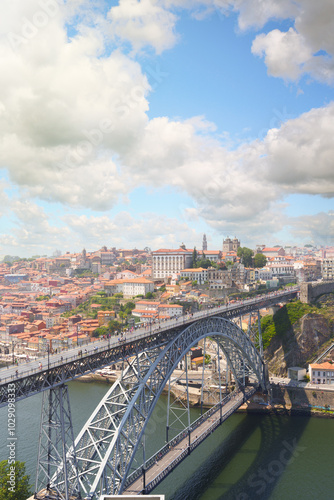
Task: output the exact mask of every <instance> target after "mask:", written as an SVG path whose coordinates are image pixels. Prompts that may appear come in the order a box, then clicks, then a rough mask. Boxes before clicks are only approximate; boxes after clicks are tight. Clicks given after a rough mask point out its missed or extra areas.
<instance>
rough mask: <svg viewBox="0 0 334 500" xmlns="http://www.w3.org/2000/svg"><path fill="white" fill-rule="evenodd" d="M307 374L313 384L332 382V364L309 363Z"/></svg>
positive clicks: (333, 367) (333, 366)
mask: <svg viewBox="0 0 334 500" xmlns="http://www.w3.org/2000/svg"><path fill="white" fill-rule="evenodd" d="M309 375H310V382H312V383H313V384H334V365H332V364H331V363H328V362H326V363H319V364H312V365H309Z"/></svg>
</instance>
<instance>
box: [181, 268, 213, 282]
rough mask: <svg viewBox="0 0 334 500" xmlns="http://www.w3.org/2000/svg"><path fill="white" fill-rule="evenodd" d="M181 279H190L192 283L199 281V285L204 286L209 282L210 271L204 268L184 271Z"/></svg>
mask: <svg viewBox="0 0 334 500" xmlns="http://www.w3.org/2000/svg"><path fill="white" fill-rule="evenodd" d="M180 277H181V278H189V279H190V280H191V281H197V283H198V284H199V285H202V284H203V283H204V282H205V281H207V280H208V270H207V269H204V268H203V267H197V268H190V269H183V270H182V271H180Z"/></svg>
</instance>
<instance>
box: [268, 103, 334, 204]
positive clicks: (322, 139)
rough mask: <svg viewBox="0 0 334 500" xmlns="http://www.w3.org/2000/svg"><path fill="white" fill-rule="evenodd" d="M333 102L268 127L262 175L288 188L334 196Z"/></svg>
mask: <svg viewBox="0 0 334 500" xmlns="http://www.w3.org/2000/svg"><path fill="white" fill-rule="evenodd" d="M333 134H334V104H333V103H331V104H329V105H328V106H326V107H324V108H320V109H313V110H311V111H309V112H308V113H304V114H303V115H301V116H300V117H299V118H296V119H294V120H289V121H287V122H286V123H285V124H283V125H282V127H281V128H280V129H272V130H269V132H268V134H267V136H266V138H265V140H264V146H265V151H266V154H267V156H266V157H265V158H263V159H262V168H263V175H265V176H266V178H267V180H268V181H270V182H272V183H274V184H275V185H277V186H278V187H280V189H282V190H284V191H285V192H289V191H290V192H296V193H303V194H321V195H322V196H325V197H332V196H334V168H333V158H334V145H333V140H332V138H333Z"/></svg>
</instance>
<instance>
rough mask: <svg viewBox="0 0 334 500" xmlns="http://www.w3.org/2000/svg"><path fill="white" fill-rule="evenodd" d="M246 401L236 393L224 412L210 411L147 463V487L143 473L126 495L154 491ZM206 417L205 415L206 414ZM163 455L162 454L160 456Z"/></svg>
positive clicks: (251, 391) (242, 395)
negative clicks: (175, 442)
mask: <svg viewBox="0 0 334 500" xmlns="http://www.w3.org/2000/svg"><path fill="white" fill-rule="evenodd" d="M254 392H255V389H250V390H248V391H247V393H246V399H247V398H249V397H250V396H251V395H252V394H253V393H254ZM244 401H245V397H244V394H243V393H237V394H236V395H234V396H233V397H232V398H231V399H230V400H229V401H228V402H227V403H226V404H225V405H224V406H223V407H222V412H221V411H220V407H219V406H217V408H216V409H215V410H214V412H212V413H210V412H208V413H210V416H209V418H204V420H203V421H202V422H201V423H200V425H198V426H196V427H195V429H193V430H191V431H190V435H189V434H188V430H187V431H186V435H185V437H184V438H183V439H182V440H181V441H179V442H178V443H177V444H175V445H174V446H172V445H169V446H168V447H169V450H168V452H167V453H165V454H163V455H162V454H159V452H158V454H157V455H156V456H155V459H154V461H153V463H152V460H150V461H149V462H151V463H150V465H149V466H147V465H146V470H145V487H144V477H143V473H142V474H141V475H140V476H139V477H138V478H137V479H136V480H135V481H134V482H133V483H132V484H130V485H129V486H128V487H127V488H126V489H125V490H124V491H123V494H124V495H131V494H132V495H133V494H135V495H139V494H140V493H143V492H144V493H149V492H150V491H152V490H153V489H154V488H155V487H156V486H157V485H158V484H159V483H161V481H163V479H165V477H167V476H168V474H170V473H171V472H172V471H173V470H174V469H175V467H177V465H179V464H180V463H181V462H182V461H183V460H184V459H185V458H186V457H187V456H188V455H189V454H190V453H191V451H193V450H194V449H195V448H196V447H197V446H198V445H199V444H200V443H201V442H202V441H204V440H205V439H206V438H207V437H208V436H209V435H210V434H211V433H212V432H213V431H214V430H215V429H216V428H217V427H218V426H219V425H220V424H221V423H222V422H223V421H224V420H226V419H227V418H228V417H229V416H230V415H231V414H232V413H234V412H235V411H236V410H237V409H238V408H239V407H240V406H241V405H242V404H243V402H244ZM204 417H205V416H204ZM160 455H161V456H160Z"/></svg>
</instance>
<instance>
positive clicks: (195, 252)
mask: <svg viewBox="0 0 334 500" xmlns="http://www.w3.org/2000/svg"><path fill="white" fill-rule="evenodd" d="M197 259H198V253H197V250H196V247H194V250H193V265H192V267H196V262H197Z"/></svg>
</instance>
